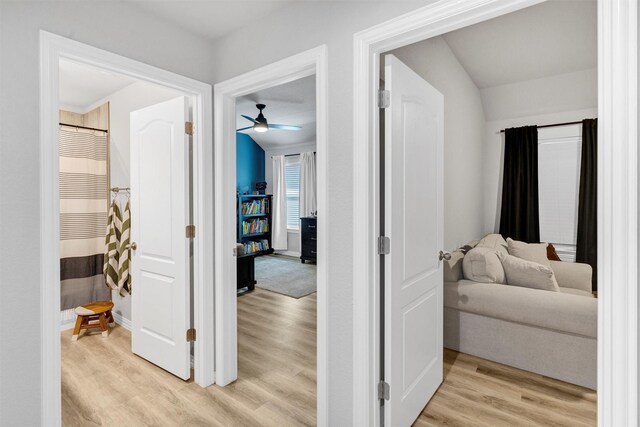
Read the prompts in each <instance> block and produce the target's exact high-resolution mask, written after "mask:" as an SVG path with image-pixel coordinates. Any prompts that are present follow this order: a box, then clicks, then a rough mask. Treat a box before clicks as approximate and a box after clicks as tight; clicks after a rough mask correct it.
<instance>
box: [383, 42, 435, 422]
mask: <svg viewBox="0 0 640 427" xmlns="http://www.w3.org/2000/svg"><path fill="white" fill-rule="evenodd" d="M385 89H387V90H388V91H389V92H390V98H391V99H390V106H389V108H387V109H386V110H385V142H384V144H385V151H384V153H385V177H384V189H385V207H384V209H385V212H384V217H385V218H384V224H385V235H386V236H387V237H389V238H390V251H389V254H388V255H387V256H386V257H385V265H384V266H385V276H384V280H385V284H384V287H385V307H384V309H385V316H384V318H385V322H384V333H385V338H384V341H385V344H384V375H385V378H384V379H385V381H386V382H387V383H388V384H389V401H388V402H385V406H384V412H385V425H387V426H394V427H403V426H410V425H411V424H412V423H413V422H414V421H415V419H416V418H417V417H418V416H419V415H420V412H422V409H423V408H424V406H425V405H426V404H427V402H428V401H429V399H431V397H432V396H433V394H434V393H435V391H436V389H437V388H438V386H439V385H440V383H441V382H442V375H443V373H442V368H443V366H442V333H443V332H442V327H443V321H442V266H441V263H440V261H439V257H438V255H439V251H440V249H441V248H442V234H443V233H442V229H443V218H442V212H443V210H442V195H443V181H442V179H443V178H442V176H443V174H442V167H443V146H444V134H443V127H444V100H443V96H442V94H441V93H440V92H438V91H437V90H436V89H434V88H433V87H432V86H431V85H429V84H428V83H427V82H426V81H424V80H423V79H422V78H421V77H420V76H418V75H417V74H416V73H414V72H413V71H412V70H411V69H409V68H408V67H407V66H406V65H405V64H403V63H402V62H400V61H399V60H398V59H397V58H396V57H394V56H392V55H388V56H386V58H385Z"/></svg>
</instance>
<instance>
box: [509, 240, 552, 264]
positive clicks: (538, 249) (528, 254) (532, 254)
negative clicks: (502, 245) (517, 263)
mask: <svg viewBox="0 0 640 427" xmlns="http://www.w3.org/2000/svg"><path fill="white" fill-rule="evenodd" d="M507 247H508V249H509V255H513V256H516V257H518V258H522V259H525V260H527V261H533V262H537V263H538V264H542V265H544V266H546V267H551V264H550V263H549V258H547V244H546V243H525V242H520V241H518V240H513V239H512V238H508V239H507Z"/></svg>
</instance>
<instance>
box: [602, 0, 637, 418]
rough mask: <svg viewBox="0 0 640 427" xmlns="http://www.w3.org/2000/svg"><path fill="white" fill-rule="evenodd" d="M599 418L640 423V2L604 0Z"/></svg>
mask: <svg viewBox="0 0 640 427" xmlns="http://www.w3.org/2000/svg"><path fill="white" fill-rule="evenodd" d="M598 100H599V103H598V117H599V119H598V141H600V143H599V144H598V255H599V257H598V284H599V285H598V424H599V425H601V426H623V425H628V426H631V425H638V421H639V420H638V290H637V287H638V148H637V143H638V3H637V2H636V1H628V0H599V1H598Z"/></svg>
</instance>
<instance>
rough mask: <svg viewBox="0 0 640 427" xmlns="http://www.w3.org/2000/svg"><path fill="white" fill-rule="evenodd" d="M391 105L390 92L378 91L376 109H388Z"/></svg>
mask: <svg viewBox="0 0 640 427" xmlns="http://www.w3.org/2000/svg"><path fill="white" fill-rule="evenodd" d="M390 105H391V92H389V91H388V90H384V89H381V90H379V91H378V108H389V106H390Z"/></svg>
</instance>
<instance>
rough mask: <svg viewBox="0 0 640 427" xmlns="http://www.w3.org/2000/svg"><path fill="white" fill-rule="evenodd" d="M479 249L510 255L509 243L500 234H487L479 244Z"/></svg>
mask: <svg viewBox="0 0 640 427" xmlns="http://www.w3.org/2000/svg"><path fill="white" fill-rule="evenodd" d="M478 247H483V248H493V249H494V250H495V251H496V252H502V253H503V254H505V255H507V254H509V252H508V250H507V242H506V241H505V240H504V238H503V237H502V236H501V235H500V234H495V233H494V234H487V235H486V236H484V237H483V238H482V239H481V240H480V242H478Z"/></svg>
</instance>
